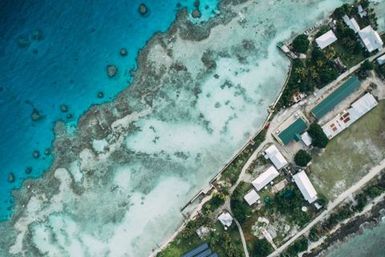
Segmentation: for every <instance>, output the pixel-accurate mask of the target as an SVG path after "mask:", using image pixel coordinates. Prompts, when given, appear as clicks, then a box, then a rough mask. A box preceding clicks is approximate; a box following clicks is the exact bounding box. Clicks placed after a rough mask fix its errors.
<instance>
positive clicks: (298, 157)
mask: <svg viewBox="0 0 385 257" xmlns="http://www.w3.org/2000/svg"><path fill="white" fill-rule="evenodd" d="M310 161H311V155H310V154H309V153H308V152H306V151H305V150H302V149H301V150H299V151H298V152H297V153H296V154H295V156H294V162H295V164H297V165H298V166H302V167H305V166H306V165H307V164H308V163H309V162H310Z"/></svg>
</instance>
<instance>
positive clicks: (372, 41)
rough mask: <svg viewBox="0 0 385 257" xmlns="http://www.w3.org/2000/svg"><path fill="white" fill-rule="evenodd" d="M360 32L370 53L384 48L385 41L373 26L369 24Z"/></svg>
mask: <svg viewBox="0 0 385 257" xmlns="http://www.w3.org/2000/svg"><path fill="white" fill-rule="evenodd" d="M358 34H359V35H360V38H361V40H362V42H363V43H364V45H365V47H366V49H367V50H368V51H369V53H371V52H373V51H375V50H381V49H382V46H383V45H384V43H383V42H382V39H381V37H380V35H379V34H378V33H377V31H375V30H374V29H373V28H372V26H370V25H369V26H367V27H365V28H363V29H362V30H360V32H358Z"/></svg>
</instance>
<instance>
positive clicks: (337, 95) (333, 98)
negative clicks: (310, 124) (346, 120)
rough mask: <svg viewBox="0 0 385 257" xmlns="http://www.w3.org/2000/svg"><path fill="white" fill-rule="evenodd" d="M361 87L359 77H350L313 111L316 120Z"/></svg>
mask: <svg viewBox="0 0 385 257" xmlns="http://www.w3.org/2000/svg"><path fill="white" fill-rule="evenodd" d="M360 86H361V82H360V80H359V79H358V77H357V76H352V77H350V78H349V79H348V80H347V81H346V82H345V83H343V84H342V85H341V86H340V87H338V88H337V89H336V90H334V92H333V93H331V94H330V95H329V96H328V97H326V98H325V99H324V100H323V101H322V102H321V103H319V104H318V105H317V106H316V107H314V108H313V109H312V110H311V113H312V115H313V116H314V117H315V118H316V119H320V118H322V117H323V116H325V114H327V113H328V112H330V111H331V110H333V109H334V107H335V106H337V105H338V104H339V103H340V102H342V101H343V100H344V99H345V98H346V97H348V96H349V95H350V94H352V93H353V92H354V91H356V90H357V89H358V88H359V87H360Z"/></svg>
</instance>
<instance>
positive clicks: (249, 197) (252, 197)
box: [243, 189, 261, 206]
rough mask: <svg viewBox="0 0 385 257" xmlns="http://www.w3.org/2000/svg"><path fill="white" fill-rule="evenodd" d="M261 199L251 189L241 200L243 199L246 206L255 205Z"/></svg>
mask: <svg viewBox="0 0 385 257" xmlns="http://www.w3.org/2000/svg"><path fill="white" fill-rule="evenodd" d="M260 198H261V197H260V196H259V194H258V193H257V192H255V190H254V189H251V190H250V191H249V192H248V193H247V194H246V195H245V196H244V197H243V199H245V201H246V202H247V204H248V205H250V206H251V205H253V204H255V203H256V202H258V200H259V199H260Z"/></svg>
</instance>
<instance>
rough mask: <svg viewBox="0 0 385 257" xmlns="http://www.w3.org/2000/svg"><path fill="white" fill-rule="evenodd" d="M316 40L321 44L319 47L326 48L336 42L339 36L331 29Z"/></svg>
mask: <svg viewBox="0 0 385 257" xmlns="http://www.w3.org/2000/svg"><path fill="white" fill-rule="evenodd" d="M315 41H316V42H317V45H318V46H319V48H321V49H324V48H326V47H328V46H329V45H331V44H333V43H334V42H336V41H337V37H336V35H335V34H334V32H333V31H332V30H329V31H328V32H326V33H325V34H323V35H322V36H319V37H317V38H316V39H315Z"/></svg>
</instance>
